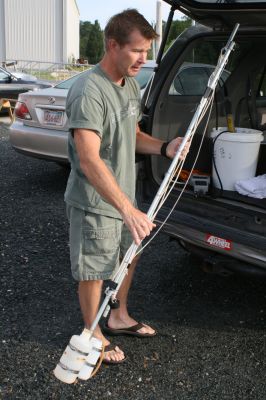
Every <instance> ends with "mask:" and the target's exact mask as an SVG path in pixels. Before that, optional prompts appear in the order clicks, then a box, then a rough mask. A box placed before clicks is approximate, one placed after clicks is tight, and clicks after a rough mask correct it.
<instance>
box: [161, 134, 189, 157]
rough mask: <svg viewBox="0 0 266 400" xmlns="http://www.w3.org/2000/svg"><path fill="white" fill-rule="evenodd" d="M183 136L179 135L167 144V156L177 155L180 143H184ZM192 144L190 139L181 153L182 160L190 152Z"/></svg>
mask: <svg viewBox="0 0 266 400" xmlns="http://www.w3.org/2000/svg"><path fill="white" fill-rule="evenodd" d="M182 140H183V138H182V137H177V138H176V139H173V140H172V141H171V142H170V143H169V144H168V146H167V148H166V154H167V157H169V158H174V156H175V155H176V153H177V151H178V149H179V146H180V144H181V143H182ZM190 144H191V142H190V141H188V142H187V143H186V145H185V147H184V149H183V151H182V153H181V156H180V158H181V160H184V159H185V158H186V156H187V153H188V152H189V148H190Z"/></svg>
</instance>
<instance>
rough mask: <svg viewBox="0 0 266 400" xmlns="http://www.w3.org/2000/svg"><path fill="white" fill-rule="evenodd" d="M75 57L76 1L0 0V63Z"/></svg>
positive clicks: (58, 61)
mask: <svg viewBox="0 0 266 400" xmlns="http://www.w3.org/2000/svg"><path fill="white" fill-rule="evenodd" d="M78 57H79V9H78V6H77V3H76V0H0V63H2V62H5V61H6V60H28V61H31V60H35V61H42V62H52V63H68V62H72V60H73V58H75V59H77V58H78Z"/></svg>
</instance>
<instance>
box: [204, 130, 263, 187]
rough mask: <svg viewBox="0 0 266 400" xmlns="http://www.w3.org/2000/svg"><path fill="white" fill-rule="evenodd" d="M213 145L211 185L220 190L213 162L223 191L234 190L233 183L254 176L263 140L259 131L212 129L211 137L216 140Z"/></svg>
mask: <svg viewBox="0 0 266 400" xmlns="http://www.w3.org/2000/svg"><path fill="white" fill-rule="evenodd" d="M223 131H225V132H224V133H222V134H221V135H220V136H219V137H218V138H217V139H216V140H215V144H214V153H213V154H214V161H213V164H212V179H213V185H214V187H216V188H219V189H221V185H220V182H219V179H218V176H217V173H216V170H215V168H214V162H215V165H216V169H217V172H218V175H219V177H220V180H221V183H222V187H223V189H224V190H235V182H236V181H237V180H240V179H248V178H252V177H254V176H255V174H256V168H257V163H258V155H259V148H260V142H261V141H262V140H263V134H262V132H261V131H257V130H255V129H248V128H236V132H234V133H231V132H228V131H227V128H225V127H224V128H223V127H221V128H218V129H213V131H212V132H211V137H212V138H213V139H215V138H216V136H217V135H219V133H221V132H223Z"/></svg>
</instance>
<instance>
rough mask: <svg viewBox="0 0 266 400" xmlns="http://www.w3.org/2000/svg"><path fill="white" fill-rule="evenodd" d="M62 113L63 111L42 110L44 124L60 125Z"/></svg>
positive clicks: (61, 123)
mask: <svg viewBox="0 0 266 400" xmlns="http://www.w3.org/2000/svg"><path fill="white" fill-rule="evenodd" d="M63 115H64V113H63V111H50V110H44V113H43V122H44V123H45V124H46V125H56V126H62V125H63Z"/></svg>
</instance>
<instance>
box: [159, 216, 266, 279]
mask: <svg viewBox="0 0 266 400" xmlns="http://www.w3.org/2000/svg"><path fill="white" fill-rule="evenodd" d="M166 216H167V213H166V212H165V210H161V212H160V213H159V214H158V217H157V221H156V222H157V223H158V225H160V224H161V223H162V222H163V221H164V219H165V217H166ZM162 230H163V231H164V232H165V233H166V234H168V235H169V236H170V237H173V238H177V239H179V240H182V241H184V242H185V243H188V244H190V245H192V246H194V247H198V248H200V249H202V250H205V251H209V252H210V253H213V254H218V255H221V256H224V257H225V259H227V260H228V268H229V269H230V270H233V269H234V265H235V270H236V271H237V272H239V271H240V269H241V265H242V266H243V272H245V273H247V271H248V266H250V273H252V274H254V270H257V271H258V273H266V238H265V237H262V236H261V235H256V234H252V233H248V232H243V231H240V230H237V229H235V228H231V227H230V226H222V225H221V224H219V223H217V222H215V221H209V220H207V219H203V218H197V217H195V216H193V217H192V216H191V215H188V214H185V213H183V212H179V211H174V212H173V214H172V215H171V218H169V219H168V221H167V222H166V223H165V224H164V226H163V228H162ZM210 235H213V236H214V237H217V238H222V239H225V240H227V241H229V242H230V249H228V248H227V249H226V248H223V247H219V246H217V244H209V242H208V241H207V238H208V237H209V236H210ZM234 260H235V264H234Z"/></svg>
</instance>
